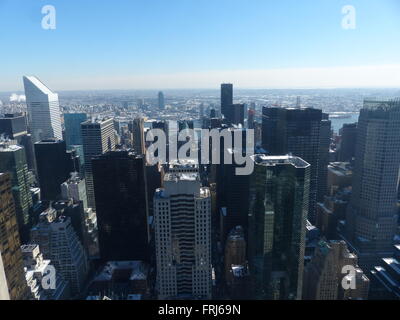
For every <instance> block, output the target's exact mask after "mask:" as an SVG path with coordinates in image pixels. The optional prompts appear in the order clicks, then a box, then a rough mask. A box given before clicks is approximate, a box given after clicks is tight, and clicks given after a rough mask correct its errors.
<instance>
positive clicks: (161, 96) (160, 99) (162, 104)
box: [158, 91, 165, 110]
mask: <svg viewBox="0 0 400 320" xmlns="http://www.w3.org/2000/svg"><path fill="white" fill-rule="evenodd" d="M158 109H160V110H164V109H165V101H164V93H163V92H162V91H160V92H159V93H158Z"/></svg>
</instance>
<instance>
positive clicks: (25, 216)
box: [0, 141, 33, 243]
mask: <svg viewBox="0 0 400 320" xmlns="http://www.w3.org/2000/svg"><path fill="white" fill-rule="evenodd" d="M0 172H10V173H11V178H12V193H13V197H14V203H15V209H16V216H17V221H18V227H19V234H20V236H21V240H22V242H23V243H26V242H27V241H28V240H29V229H30V226H31V222H32V221H31V218H30V216H29V210H30V208H31V207H32V204H33V203H32V196H31V194H30V189H29V187H30V178H29V174H28V165H27V162H26V156H25V150H24V148H23V147H21V146H18V145H12V144H7V142H3V143H2V142H1V141H0Z"/></svg>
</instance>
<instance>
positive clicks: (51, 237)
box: [31, 207, 88, 295]
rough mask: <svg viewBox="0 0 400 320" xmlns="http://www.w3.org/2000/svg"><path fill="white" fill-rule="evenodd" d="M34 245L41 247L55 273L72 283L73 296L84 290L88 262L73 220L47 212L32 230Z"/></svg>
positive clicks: (51, 209) (53, 211) (50, 209)
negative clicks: (73, 225) (72, 222)
mask: <svg viewBox="0 0 400 320" xmlns="http://www.w3.org/2000/svg"><path fill="white" fill-rule="evenodd" d="M31 241H32V243H35V244H37V245H39V247H40V249H41V250H42V252H43V256H44V258H45V259H49V260H51V261H52V262H53V264H54V267H55V268H56V270H57V271H58V272H60V274H61V275H62V277H63V278H64V279H65V280H67V281H69V283H70V288H71V294H72V295H76V294H78V293H80V292H81V291H82V290H83V289H84V285H85V280H86V276H87V273H88V265H87V259H86V254H85V251H84V249H83V247H82V244H81V243H80V242H79V239H78V236H77V235H76V233H75V230H74V229H73V227H72V224H71V218H70V217H66V216H63V215H62V214H60V213H58V212H57V211H56V210H55V209H54V208H51V207H50V208H48V209H47V210H46V211H44V212H42V214H41V215H40V220H39V223H38V224H37V225H36V226H34V227H33V228H32V230H31Z"/></svg>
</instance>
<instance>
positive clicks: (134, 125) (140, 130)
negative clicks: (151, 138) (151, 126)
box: [128, 118, 145, 154]
mask: <svg viewBox="0 0 400 320" xmlns="http://www.w3.org/2000/svg"><path fill="white" fill-rule="evenodd" d="M128 129H129V132H130V134H131V137H132V138H131V140H132V147H133V150H134V151H135V152H136V153H137V154H145V141H144V120H143V118H136V119H133V120H132V121H130V122H129V123H128Z"/></svg>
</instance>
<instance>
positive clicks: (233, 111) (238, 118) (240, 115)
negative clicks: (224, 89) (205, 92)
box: [224, 103, 245, 127]
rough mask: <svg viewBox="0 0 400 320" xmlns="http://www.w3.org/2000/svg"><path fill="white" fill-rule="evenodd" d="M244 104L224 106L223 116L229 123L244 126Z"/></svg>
mask: <svg viewBox="0 0 400 320" xmlns="http://www.w3.org/2000/svg"><path fill="white" fill-rule="evenodd" d="M244 110H245V105H244V104H242V103H238V104H231V105H228V106H226V107H225V114H224V115H225V118H226V120H227V122H228V124H229V125H242V127H243V126H244Z"/></svg>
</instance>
